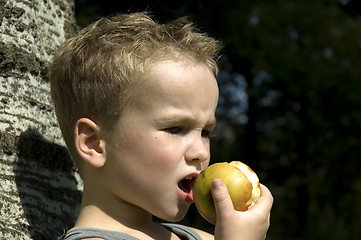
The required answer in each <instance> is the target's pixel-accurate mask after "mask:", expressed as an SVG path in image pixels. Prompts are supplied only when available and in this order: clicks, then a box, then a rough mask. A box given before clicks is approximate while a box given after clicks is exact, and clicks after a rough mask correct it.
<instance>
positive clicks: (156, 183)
mask: <svg viewBox="0 0 361 240" xmlns="http://www.w3.org/2000/svg"><path fill="white" fill-rule="evenodd" d="M219 49H220V43H219V42H217V41H215V40H214V39H212V38H210V37H208V36H206V35H204V34H201V33H198V32H196V31H195V29H194V27H193V26H192V24H190V23H189V22H187V21H186V20H185V19H178V20H176V21H174V22H171V23H169V24H166V25H160V24H158V23H155V22H154V21H153V20H152V19H151V18H150V17H149V16H148V15H147V14H146V13H134V14H123V15H116V16H113V17H110V18H104V19H101V20H99V21H97V22H95V23H94V24H92V25H90V26H89V27H87V28H85V29H84V30H82V31H81V32H80V33H79V34H78V35H77V36H76V37H74V38H72V39H70V40H68V41H67V42H66V43H64V44H63V45H62V46H61V47H60V49H59V51H58V53H57V54H56V55H55V57H54V60H53V64H52V66H51V68H50V81H51V93H52V98H53V101H54V104H55V109H56V113H57V117H58V121H59V124H60V127H61V130H62V133H63V136H64V139H65V141H66V144H67V146H68V148H69V151H70V153H71V155H72V157H73V159H74V161H75V163H76V165H77V167H78V168H79V172H80V175H81V177H82V179H83V183H84V190H83V197H82V203H81V209H80V213H79V216H78V219H77V221H76V224H75V227H74V228H73V229H71V230H70V231H69V232H68V233H67V235H66V236H65V239H214V236H212V235H211V234H208V233H205V232H203V231H200V230H197V229H193V228H189V227H185V226H181V225H177V224H158V223H155V222H153V221H152V216H157V217H158V218H161V219H164V220H167V221H171V222H175V221H179V220H181V219H182V218H183V217H184V216H185V214H186V212H187V210H188V208H189V205H190V204H191V203H192V202H193V194H192V184H193V182H194V180H195V178H196V177H197V175H198V174H199V172H200V171H201V170H202V169H204V168H205V167H207V166H208V164H209V160H210V151H209V136H210V134H211V132H212V131H213V129H214V127H215V123H216V120H215V109H216V106H217V101H218V86H217V82H216V79H215V76H216V75H217V71H218V67H217V64H216V61H215V59H216V58H217V54H218V51H219ZM212 193H213V197H214V199H215V204H216V209H217V214H218V215H217V219H218V220H217V224H216V227H215V237H216V238H217V239H218V240H222V239H224V240H232V239H238V240H239V239H264V238H265V235H266V232H267V229H268V227H269V213H270V209H271V206H272V201H273V200H272V196H271V194H270V192H269V191H268V190H267V188H266V187H264V186H262V197H261V198H260V199H259V201H258V202H257V204H256V205H255V206H254V207H253V208H251V209H250V210H249V211H246V212H237V211H235V210H234V209H233V206H232V203H231V201H230V198H229V195H228V192H227V189H226V188H225V186H224V184H223V182H222V181H220V180H215V181H214V182H213V189H212Z"/></svg>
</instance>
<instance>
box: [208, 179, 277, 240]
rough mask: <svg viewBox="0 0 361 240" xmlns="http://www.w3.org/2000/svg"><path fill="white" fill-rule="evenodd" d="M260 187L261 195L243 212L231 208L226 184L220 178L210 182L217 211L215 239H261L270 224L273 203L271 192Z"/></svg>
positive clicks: (264, 236) (263, 237) (262, 186)
mask: <svg viewBox="0 0 361 240" xmlns="http://www.w3.org/2000/svg"><path fill="white" fill-rule="evenodd" d="M260 187H261V197H260V198H259V199H258V200H257V202H256V204H255V205H254V206H253V207H251V208H250V209H249V210H247V211H245V212H240V211H236V210H234V208H233V204H232V201H231V198H230V196H229V193H228V190H227V187H226V185H225V184H224V183H223V182H222V180H220V179H214V180H213V182H212V196H213V199H214V204H215V208H216V213H217V223H216V228H215V239H216V240H263V239H265V238H266V233H267V230H268V228H269V225H270V211H271V208H272V204H273V197H272V194H271V192H270V191H269V190H268V189H267V188H266V187H265V186H264V185H262V184H261V185H260Z"/></svg>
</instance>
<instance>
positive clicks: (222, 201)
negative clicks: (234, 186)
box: [212, 179, 234, 222]
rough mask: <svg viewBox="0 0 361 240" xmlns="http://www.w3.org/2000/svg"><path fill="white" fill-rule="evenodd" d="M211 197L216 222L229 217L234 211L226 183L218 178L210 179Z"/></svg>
mask: <svg viewBox="0 0 361 240" xmlns="http://www.w3.org/2000/svg"><path fill="white" fill-rule="evenodd" d="M212 197H213V201H214V206H215V209H216V215H217V222H219V221H224V220H227V219H229V218H230V217H231V216H232V213H233V212H234V208H233V203H232V200H231V197H230V196H229V193H228V190H227V187H226V185H225V184H224V183H223V181H222V180H220V179H214V180H213V181H212Z"/></svg>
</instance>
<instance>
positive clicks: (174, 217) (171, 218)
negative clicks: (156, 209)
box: [155, 206, 189, 222]
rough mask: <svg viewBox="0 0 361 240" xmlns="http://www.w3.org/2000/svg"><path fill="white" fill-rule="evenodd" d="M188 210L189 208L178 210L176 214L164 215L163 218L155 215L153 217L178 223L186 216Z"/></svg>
mask: <svg viewBox="0 0 361 240" xmlns="http://www.w3.org/2000/svg"><path fill="white" fill-rule="evenodd" d="M188 208H189V206H188V207H187V208H186V209H183V208H181V209H178V211H177V212H176V213H174V214H166V215H164V216H160V215H155V216H156V217H158V218H160V219H163V220H165V221H169V222H179V221H181V220H182V219H183V218H184V217H185V216H186V214H187V212H188Z"/></svg>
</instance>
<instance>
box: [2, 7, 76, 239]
mask: <svg viewBox="0 0 361 240" xmlns="http://www.w3.org/2000/svg"><path fill="white" fill-rule="evenodd" d="M75 26H76V25H75V19H74V3H73V0H65V1H62V0H0V239H57V238H58V237H59V236H60V235H61V234H62V233H63V232H64V231H65V230H66V229H68V228H70V227H71V226H72V225H73V224H74V221H75V217H76V215H77V211H78V208H79V203H80V195H81V194H80V193H81V188H82V184H81V181H80V180H79V176H78V174H77V172H76V170H75V168H74V165H73V163H72V160H71V159H70V156H69V154H68V152H67V150H66V148H65V147H64V142H63V140H62V137H61V133H60V130H59V127H58V124H57V121H56V117H55V113H54V109H53V106H52V103H51V99H50V93H49V82H48V79H47V65H48V63H49V61H50V60H51V57H52V56H53V54H54V52H55V51H56V49H57V47H58V46H59V45H60V44H61V43H62V42H63V41H64V40H65V39H66V38H68V37H69V36H70V35H72V34H74V32H75V29H76V27H75Z"/></svg>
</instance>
